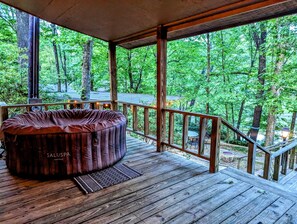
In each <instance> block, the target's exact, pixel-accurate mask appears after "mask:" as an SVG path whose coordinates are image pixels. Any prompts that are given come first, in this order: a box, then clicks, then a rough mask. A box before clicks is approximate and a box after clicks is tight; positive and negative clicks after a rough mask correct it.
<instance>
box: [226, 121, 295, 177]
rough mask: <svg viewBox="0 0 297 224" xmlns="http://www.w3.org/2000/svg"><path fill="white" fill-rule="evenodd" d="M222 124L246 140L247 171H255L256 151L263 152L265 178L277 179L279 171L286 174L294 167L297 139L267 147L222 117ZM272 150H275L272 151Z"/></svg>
mask: <svg viewBox="0 0 297 224" xmlns="http://www.w3.org/2000/svg"><path fill="white" fill-rule="evenodd" d="M222 124H223V125H225V126H226V127H227V128H229V129H230V130H232V131H233V132H235V133H236V134H237V135H239V136H240V137H241V138H243V139H244V140H246V141H247V142H248V155H247V158H248V159H247V172H248V173H251V174H254V173H255V165H256V156H257V153H258V154H264V162H263V175H262V177H263V178H265V179H273V180H276V181H278V180H279V176H280V173H281V174H283V175H286V174H287V171H288V169H292V170H293V169H294V167H295V163H296V160H295V157H296V156H295V149H296V146H297V140H288V141H285V142H282V143H278V144H275V145H272V146H269V147H263V146H261V145H259V144H258V143H257V142H255V141H254V140H253V139H251V138H249V137H248V136H246V135H245V134H244V133H242V132H241V131H239V130H238V129H236V128H235V127H233V126H232V125H231V124H229V123H228V122H227V121H225V120H223V119H222ZM273 150H277V151H275V152H274V151H273Z"/></svg>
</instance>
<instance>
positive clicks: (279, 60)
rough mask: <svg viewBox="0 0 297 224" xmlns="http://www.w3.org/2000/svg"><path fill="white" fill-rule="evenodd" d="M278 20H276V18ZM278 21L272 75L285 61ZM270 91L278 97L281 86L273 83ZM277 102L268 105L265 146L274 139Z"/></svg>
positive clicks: (281, 67) (281, 68)
mask: <svg viewBox="0 0 297 224" xmlns="http://www.w3.org/2000/svg"><path fill="white" fill-rule="evenodd" d="M277 21H278V20H277ZM278 26H279V25H278V23H276V24H275V30H276V34H277V35H276V39H275V41H276V43H278V44H277V47H278V50H277V55H276V63H275V69H274V75H275V76H279V75H280V73H281V72H282V70H283V66H284V62H285V52H284V51H285V47H284V46H282V44H281V43H280V40H279V35H280V34H279V31H278V29H279V27H278ZM270 91H271V92H272V97H273V98H279V96H280V92H281V87H278V86H277V85H276V84H273V85H272V86H271V88H270ZM277 107H278V106H277V104H275V103H273V104H272V106H270V108H269V109H268V110H269V113H268V119H267V129H266V139H265V146H269V145H272V144H273V141H274V135H275V123H276V114H277Z"/></svg>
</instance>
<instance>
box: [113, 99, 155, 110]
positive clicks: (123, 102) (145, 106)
mask: <svg viewBox="0 0 297 224" xmlns="http://www.w3.org/2000/svg"><path fill="white" fill-rule="evenodd" d="M116 102H118V103H121V104H127V105H133V106H138V107H144V108H150V109H154V110H157V107H154V106H149V105H144V104H140V103H131V102H126V101H120V100H117V101H116Z"/></svg>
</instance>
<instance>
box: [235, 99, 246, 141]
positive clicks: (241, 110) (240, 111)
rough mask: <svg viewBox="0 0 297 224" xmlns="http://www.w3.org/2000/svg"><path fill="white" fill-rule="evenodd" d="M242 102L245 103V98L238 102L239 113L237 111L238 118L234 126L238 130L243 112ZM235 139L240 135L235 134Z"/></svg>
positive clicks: (238, 138)
mask: <svg viewBox="0 0 297 224" xmlns="http://www.w3.org/2000/svg"><path fill="white" fill-rule="evenodd" d="M244 104H245V99H244V100H242V101H241V104H240V109H239V113H238V120H237V124H236V128H237V129H238V130H240V125H241V118H242V114H243V109H244ZM237 140H238V141H239V140H240V135H237Z"/></svg>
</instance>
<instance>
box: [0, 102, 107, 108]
mask: <svg viewBox="0 0 297 224" xmlns="http://www.w3.org/2000/svg"><path fill="white" fill-rule="evenodd" d="M105 102H110V100H92V101H77V102H59V103H34V104H9V105H2V106H0V107H2V108H16V107H32V106H57V105H65V104H69V105H72V104H82V103H105Z"/></svg>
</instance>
